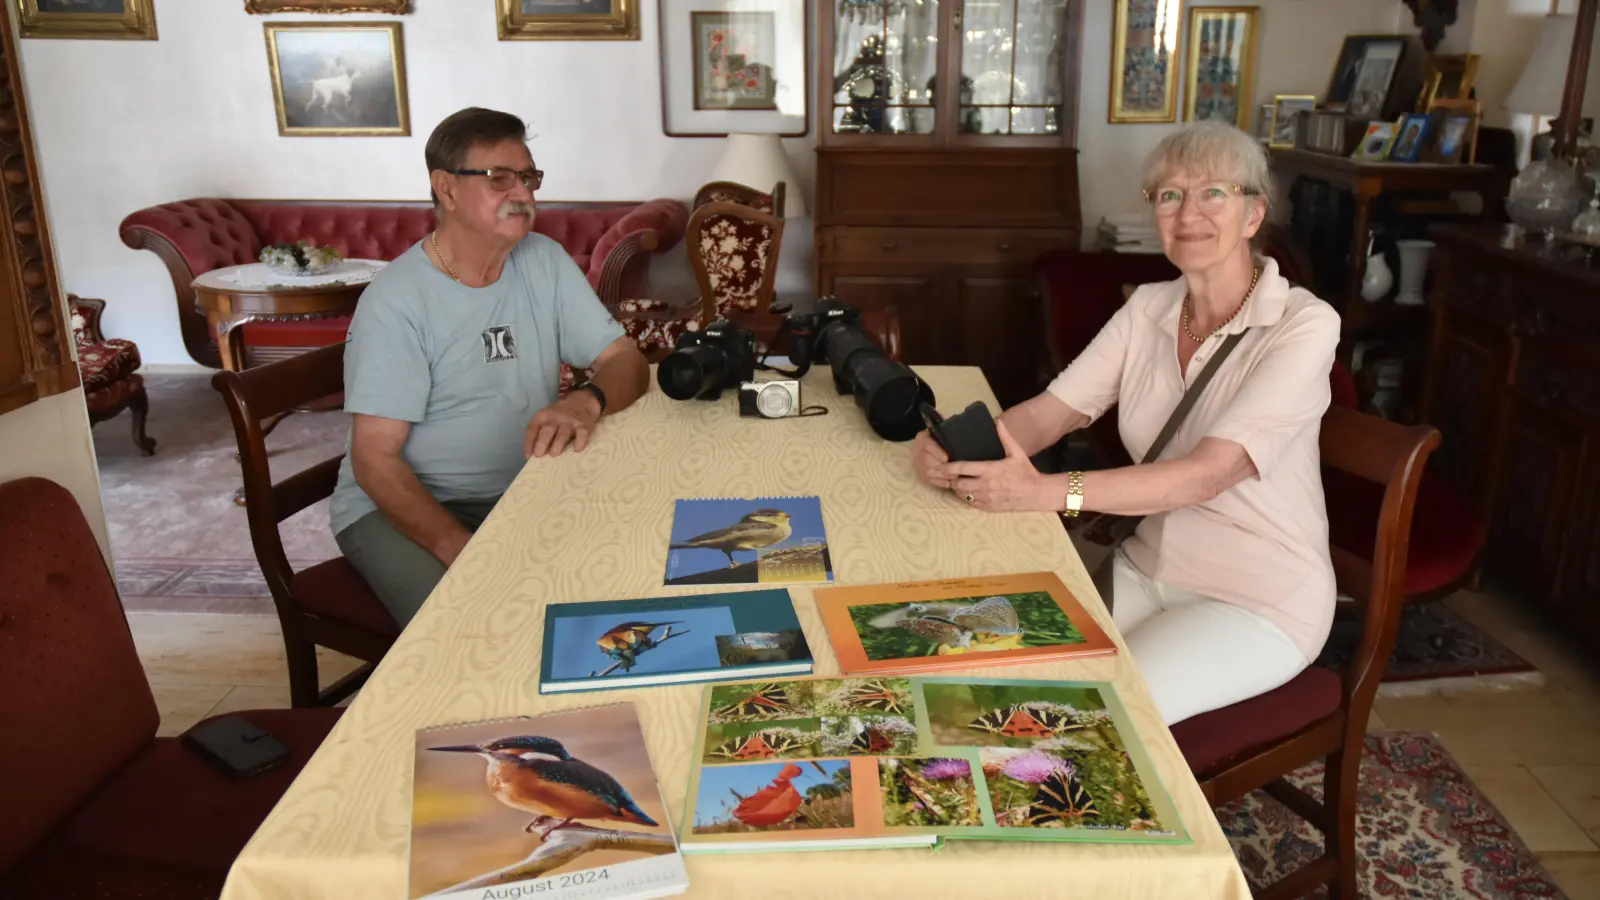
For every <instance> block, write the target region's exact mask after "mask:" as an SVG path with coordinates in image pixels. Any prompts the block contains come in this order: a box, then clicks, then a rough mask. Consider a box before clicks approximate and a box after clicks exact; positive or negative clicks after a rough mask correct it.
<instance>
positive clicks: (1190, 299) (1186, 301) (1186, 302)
mask: <svg viewBox="0 0 1600 900" xmlns="http://www.w3.org/2000/svg"><path fill="white" fill-rule="evenodd" d="M1260 279H1261V267H1260V266H1256V268H1255V272H1254V273H1252V274H1251V276H1250V290H1248V291H1245V292H1244V299H1243V300H1240V301H1239V305H1238V306H1235V307H1234V308H1233V313H1232V314H1231V315H1229V316H1228V317H1227V318H1226V319H1223V320H1222V322H1221V323H1220V324H1218V325H1217V327H1215V328H1213V329H1211V333H1210V334H1207V335H1206V336H1205V337H1200V336H1199V335H1197V334H1195V333H1194V332H1193V331H1190V330H1189V307H1190V306H1192V305H1193V304H1194V294H1189V293H1186V294H1184V295H1183V317H1182V323H1183V333H1184V334H1186V335H1188V336H1189V340H1191V341H1194V342H1195V343H1196V344H1204V343H1205V342H1206V339H1207V338H1209V337H1211V335H1212V334H1216V333H1217V332H1219V331H1221V330H1222V329H1224V328H1226V327H1228V323H1229V322H1232V321H1233V318H1234V316H1237V315H1238V314H1239V310H1241V309H1244V305H1245V303H1246V302H1248V301H1249V299H1250V295H1251V294H1254V293H1255V292H1256V282H1257V281H1259V280H1260Z"/></svg>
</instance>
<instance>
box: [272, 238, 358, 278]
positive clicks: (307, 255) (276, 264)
mask: <svg viewBox="0 0 1600 900" xmlns="http://www.w3.org/2000/svg"><path fill="white" fill-rule="evenodd" d="M260 259H261V261H262V262H264V263H266V264H267V268H269V269H271V270H272V271H274V272H280V273H282V274H285V275H317V274H320V273H322V272H326V271H327V270H328V269H331V268H333V267H334V266H335V265H337V264H338V263H339V262H340V261H341V260H343V259H344V254H342V253H340V252H339V251H338V250H335V249H334V248H332V247H318V246H317V245H315V244H313V243H311V242H310V241H304V240H303V241H297V242H295V243H293V244H285V243H280V244H270V245H268V246H266V247H262V248H261V256H260Z"/></svg>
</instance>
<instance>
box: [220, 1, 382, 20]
mask: <svg viewBox="0 0 1600 900" xmlns="http://www.w3.org/2000/svg"><path fill="white" fill-rule="evenodd" d="M244 11H245V12H247V13H251V14H253V15H261V14H263V13H291V12H292V13H387V14H389V15H396V16H399V15H404V14H406V13H408V12H411V0H244Z"/></svg>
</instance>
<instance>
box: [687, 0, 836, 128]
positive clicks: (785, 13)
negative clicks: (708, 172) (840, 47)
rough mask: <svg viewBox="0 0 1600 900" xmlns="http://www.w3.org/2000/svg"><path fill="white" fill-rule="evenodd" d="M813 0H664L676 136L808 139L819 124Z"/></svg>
mask: <svg viewBox="0 0 1600 900" xmlns="http://www.w3.org/2000/svg"><path fill="white" fill-rule="evenodd" d="M810 5H811V4H810V3H809V2H807V0H657V10H658V12H659V17H660V23H661V28H660V39H661V128H662V130H663V131H664V132H666V134H667V135H668V136H669V137H722V136H724V135H727V134H731V133H736V132H737V133H742V134H777V135H781V136H783V137H800V136H802V135H804V134H806V133H807V132H808V131H809V130H810V127H811V113H810V103H809V100H808V97H809V89H810V81H811V64H810V61H809V56H810V47H809V46H808V45H809V41H810V38H809V35H810V33H811V13H810Z"/></svg>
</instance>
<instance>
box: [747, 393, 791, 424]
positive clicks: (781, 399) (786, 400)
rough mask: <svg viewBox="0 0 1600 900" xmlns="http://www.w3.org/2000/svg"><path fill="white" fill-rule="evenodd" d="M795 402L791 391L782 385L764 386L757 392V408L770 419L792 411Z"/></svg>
mask: <svg viewBox="0 0 1600 900" xmlns="http://www.w3.org/2000/svg"><path fill="white" fill-rule="evenodd" d="M793 408H794V402H793V401H792V400H791V399H790V397H789V392H788V391H786V390H784V389H783V388H781V387H767V388H762V389H761V392H760V393H759V394H756V409H758V410H760V412H761V414H762V415H763V416H766V417H767V418H769V419H776V418H781V417H782V416H786V415H788V414H789V413H790V411H791V410H792V409H793Z"/></svg>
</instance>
